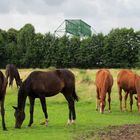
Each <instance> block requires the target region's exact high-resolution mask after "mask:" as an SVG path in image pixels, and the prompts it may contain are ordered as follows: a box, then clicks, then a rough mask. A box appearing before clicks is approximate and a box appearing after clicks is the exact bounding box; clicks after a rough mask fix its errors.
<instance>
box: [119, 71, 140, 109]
mask: <svg viewBox="0 0 140 140" xmlns="http://www.w3.org/2000/svg"><path fill="white" fill-rule="evenodd" d="M117 84H118V91H119V99H120V111H122V89H123V90H124V92H125V97H124V111H126V108H127V107H126V101H127V97H128V94H129V96H130V112H132V105H133V94H136V93H137V96H138V102H140V97H139V96H140V88H139V86H140V77H139V76H138V75H137V74H135V73H133V72H132V71H131V70H127V69H124V70H121V71H120V72H119V74H118V76H117ZM138 108H139V106H138Z"/></svg>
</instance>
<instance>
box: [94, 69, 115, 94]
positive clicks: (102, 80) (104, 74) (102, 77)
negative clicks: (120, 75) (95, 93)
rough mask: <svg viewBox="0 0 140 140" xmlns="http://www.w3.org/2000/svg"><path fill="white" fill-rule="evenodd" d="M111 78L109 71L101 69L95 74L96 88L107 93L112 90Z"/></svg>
mask: <svg viewBox="0 0 140 140" xmlns="http://www.w3.org/2000/svg"><path fill="white" fill-rule="evenodd" d="M112 85H113V77H112V75H111V73H110V71H109V70H107V69H101V70H99V71H98V72H97V73H96V86H97V88H99V89H104V90H105V91H104V92H107V91H108V90H110V89H111V88H112Z"/></svg>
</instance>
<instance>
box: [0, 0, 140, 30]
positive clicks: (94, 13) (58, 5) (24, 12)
mask: <svg viewBox="0 0 140 140" xmlns="http://www.w3.org/2000/svg"><path fill="white" fill-rule="evenodd" d="M65 19H82V20H84V21H85V22H87V23H88V24H89V25H91V26H92V27H93V29H95V30H96V32H103V33H108V32H109V31H110V30H111V29H112V28H116V27H127V28H130V27H133V28H134V29H135V30H140V0H0V28H1V29H4V30H7V29H9V28H11V27H13V28H15V29H20V28H21V27H23V26H24V25H25V24H26V23H31V24H32V25H33V26H34V27H35V30H36V32H41V33H46V32H49V31H50V32H52V33H53V32H54V30H55V29H56V28H57V27H58V26H59V25H60V24H61V23H62V22H63V21H64V20H65Z"/></svg>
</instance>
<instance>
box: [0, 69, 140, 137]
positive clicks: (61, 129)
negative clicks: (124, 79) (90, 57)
mask: <svg viewBox="0 0 140 140" xmlns="http://www.w3.org/2000/svg"><path fill="white" fill-rule="evenodd" d="M71 70H72V71H73V72H74V74H75V76H76V90H77V94H78V95H79V97H80V101H79V102H77V103H76V113H77V121H76V125H72V126H67V125H66V123H67V120H68V106H67V103H66V100H65V99H64V97H63V95H62V94H58V95H57V96H54V97H50V98H46V101H47V108H48V114H49V126H48V127H45V126H42V125H40V124H39V123H40V122H42V121H44V114H43V112H42V108H41V105H40V101H39V99H36V102H35V111H34V124H33V125H32V127H30V128H29V127H27V125H28V122H29V102H28V99H27V102H26V110H25V111H26V119H25V121H24V123H23V125H22V128H21V129H15V128H14V124H15V118H14V109H13V108H12V106H13V105H15V106H16V104H17V92H18V90H17V88H16V86H15V85H14V87H13V88H9V87H8V88H7V95H6V99H5V110H6V118H5V119H6V125H7V128H8V131H6V132H5V131H2V127H1V125H0V139H1V140H25V139H26V140H38V139H41V140H46V139H47V140H56V139H57V140H71V139H74V138H78V137H83V138H84V136H85V135H88V134H89V133H92V132H95V133H96V132H97V131H103V130H106V129H107V127H108V126H110V125H123V124H134V123H139V122H140V116H139V115H138V111H137V107H136V103H135V101H134V104H133V112H132V113H129V112H120V111H119V99H118V93H117V85H116V77H117V73H118V71H119V70H116V69H111V73H112V75H113V77H114V86H113V89H112V95H111V97H112V102H111V107H112V112H111V113H108V112H107V111H106V112H105V113H104V114H100V113H99V112H96V111H95V101H96V100H95V97H96V92H95V85H94V81H95V73H96V71H97V70H79V69H71ZM31 71H33V69H29V70H28V69H27V70H25V69H24V70H20V74H21V77H22V78H23V79H25V78H26V77H27V75H28V74H29V73H30V72H31ZM134 71H135V70H134ZM136 72H137V73H140V71H139V70H136ZM85 79H86V80H85ZM83 80H85V82H82V81H83ZM128 101H129V100H128ZM107 108H108V103H107V105H106V109H107ZM128 110H129V102H128ZM0 121H1V117H0ZM87 139H92V138H91V137H89V138H87Z"/></svg>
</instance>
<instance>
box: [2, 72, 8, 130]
mask: <svg viewBox="0 0 140 140" xmlns="http://www.w3.org/2000/svg"><path fill="white" fill-rule="evenodd" d="M6 87H7V80H6V78H5V77H4V75H3V73H2V72H1V71H0V112H1V116H2V127H3V130H7V129H6V125H5V117H4V116H5V110H4V99H5V94H6Z"/></svg>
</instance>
